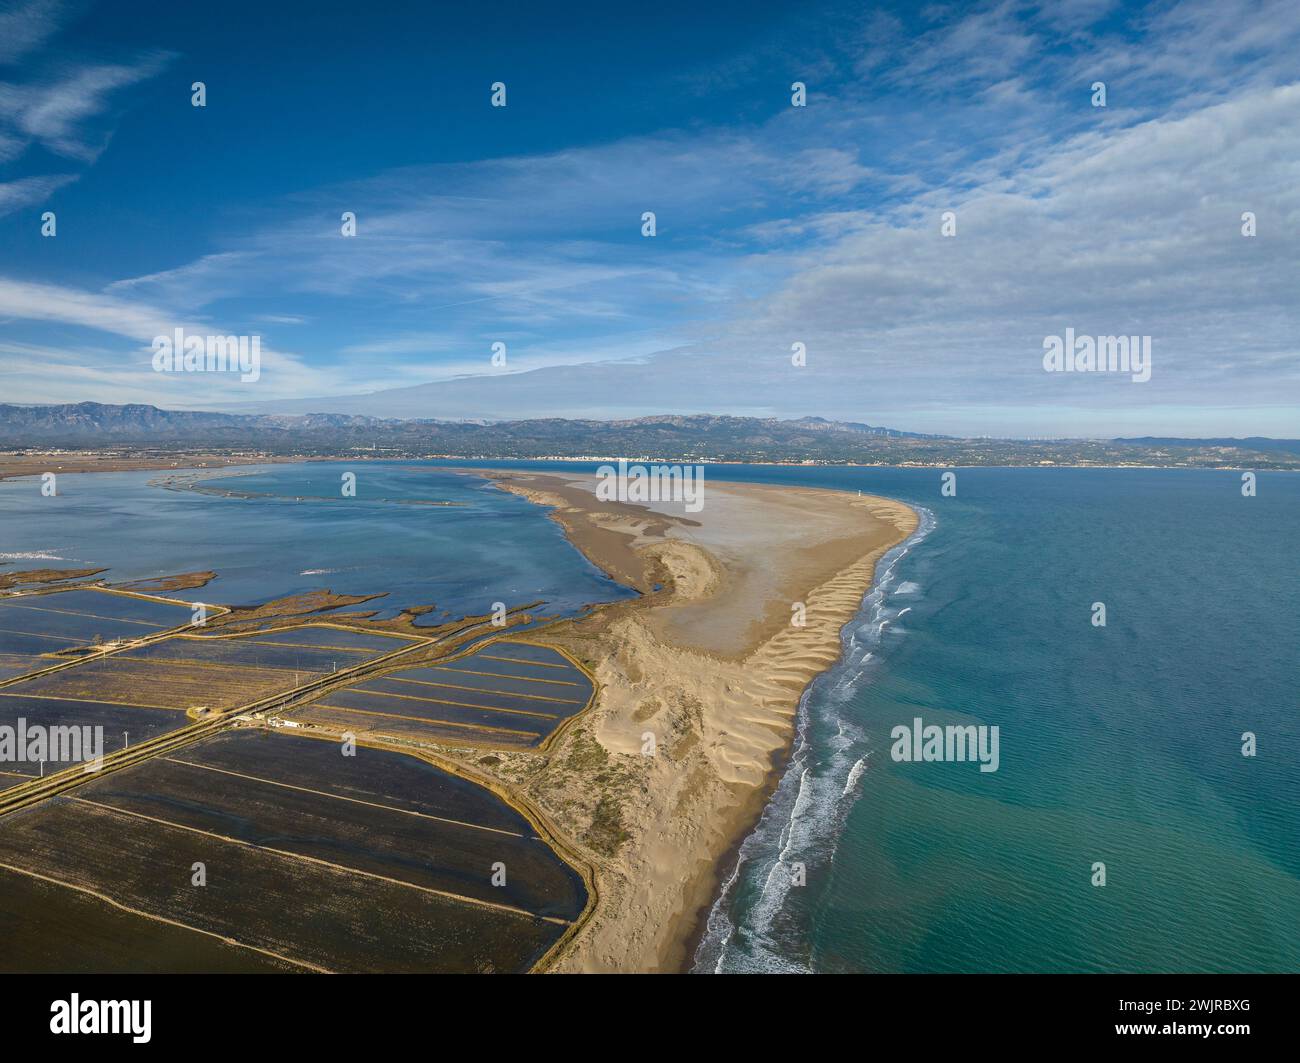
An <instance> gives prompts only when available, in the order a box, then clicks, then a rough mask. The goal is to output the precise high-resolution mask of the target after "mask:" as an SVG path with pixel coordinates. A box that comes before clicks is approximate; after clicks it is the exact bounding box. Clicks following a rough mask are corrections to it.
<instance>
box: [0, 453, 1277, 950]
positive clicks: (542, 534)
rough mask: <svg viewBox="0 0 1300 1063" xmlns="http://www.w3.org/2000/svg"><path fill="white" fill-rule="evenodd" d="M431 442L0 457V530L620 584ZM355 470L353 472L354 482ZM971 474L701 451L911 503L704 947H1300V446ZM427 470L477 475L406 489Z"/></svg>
mask: <svg viewBox="0 0 1300 1063" xmlns="http://www.w3.org/2000/svg"><path fill="white" fill-rule="evenodd" d="M446 464H448V463H415V462H401V463H361V464H357V465H355V466H349V465H347V464H346V463H344V464H339V465H334V464H329V465H309V466H301V465H300V466H276V467H270V468H266V469H259V470H255V471H253V472H252V474H251V475H248V476H231V477H223V478H222V479H223V482H222V486H224V487H228V488H231V489H237V490H243V491H251V492H262V493H267V494H271V495H275V496H277V497H272V498H256V499H247V500H244V499H231V498H219V497H213V496H208V495H201V494H195V493H192V492H180V491H163V490H160V489H159V488H157V487H150V486H148V482H149V480H151V479H154V478H155V477H156V476H157V475H158V474H155V473H151V474H141V473H122V474H106V475H96V476H67V477H62V478H61V479H60V490H61V492H62V497H60V498H59V499H43V498H40V497H39V491H38V488H37V485H36V484H35V483H34V482H33V481H30V480H19V481H7V482H3V483H0V561H6V560H7V561H10V562H12V563H13V564H14V565H15V566H16V567H24V568H26V567H37V566H38V565H42V564H51V565H55V564H68V565H71V564H104V565H111V566H112V571H111V572H110V573H109V574H108V575H109V577H110V578H114V579H119V580H120V579H126V578H142V577H146V576H155V575H160V574H163V573H168V572H178V571H187V570H190V569H193V568H196V567H204V568H207V567H211V568H215V569H217V570H218V571H219V572H220V573H221V576H220V578H219V580H218V581H216V582H214V583H213V584H212V585H211V588H210V589H208V590H207V591H206V593H207V594H208V595H210V597H211V598H212V600H213V601H219V602H227V601H230V602H252V601H262V600H265V599H267V598H270V597H275V596H278V595H281V594H286V593H290V592H292V591H298V590H307V589H311V588H314V587H322V586H328V587H330V588H332V589H334V590H336V591H350V592H356V593H369V592H373V591H374V590H376V589H386V590H390V591H391V593H390V596H389V597H388V598H387V599H385V605H386V606H389V607H393V608H395V607H397V606H399V605H411V604H427V603H429V602H430V601H432V602H435V603H436V604H437V605H438V607H439V610H440V612H439V613H438V614H435V616H434V617H433V619H435V620H436V619H440V618H441V616H442V611H445V612H446V613H448V614H454V613H458V612H460V613H464V612H482V611H484V601H485V600H486V601H488V602H490V601H492V600H505V601H507V602H510V603H512V604H513V603H521V602H525V601H531V600H534V599H537V598H543V599H545V600H546V601H547V602H548V603H549V605H550V610H549V611H551V612H556V613H560V612H572V611H577V610H579V609H581V608H582V607H583V605H585V604H586V603H590V602H595V601H602V600H609V599H611V598H614V597H617V596H620V595H624V594H626V593H627V592H626V591H624V590H623V589H622V588H619V587H617V586H616V585H614V584H612V583H611V582H610V581H609V580H608V579H606V578H605V577H604V576H603V575H602V574H601V573H599V572H598V571H596V570H595V569H594V568H593V567H592V566H591V565H589V564H588V563H587V562H586V561H585V560H583V559H582V558H581V557H580V556H578V555H577V553H576V552H575V551H574V550H572V548H570V547H569V546H568V544H567V543H566V542H565V541H564V539H563V537H562V536H561V535H560V533H559V530H558V528H557V527H556V526H555V525H554V524H553V523H552V522H550V521H548V520H547V519H546V518H545V516H544V514H542V513H541V511H539V510H537V509H536V508H535V507H533V506H531V505H529V504H528V503H526V502H524V501H522V500H521V499H516V498H514V497H512V496H509V495H505V494H503V493H502V492H500V491H497V490H495V489H493V488H491V487H488V486H486V485H484V484H482V483H481V482H479V481H475V480H473V479H466V478H464V477H461V476H458V475H454V474H451V473H449V472H447V471H446V470H445V469H444V468H442V466H445V465H446ZM519 464H521V465H527V466H528V467H533V468H537V467H543V466H542V465H541V463H531V462H530V463H519ZM567 467H580V468H590V467H591V466H578V465H568V466H567ZM349 468H356V469H357V471H358V497H357V498H356V499H352V500H348V501H346V502H344V501H339V500H337V499H335V498H333V497H332V496H333V495H335V494H337V493H338V483H339V479H340V475H341V472H343V471H347V470H348V469H349ZM956 476H957V494H956V496H955V497H944V496H943V495H941V493H940V483H941V480H940V477H941V470H938V469H865V468H861V469H849V468H775V467H761V466H725V467H711V468H710V469H709V470H708V477H710V478H714V479H737V480H753V481H762V482H770V483H790V484H801V485H808V486H822V487H834V488H842V489H847V490H863V491H867V492H875V493H880V494H884V495H889V496H891V497H895V498H901V499H903V500H905V501H907V502H909V503H912V504H913V505H916V506H917V507H919V508H921V509H922V510H923V512H924V515H925V521H924V523H923V527H922V529H921V531H920V532H919V533H918V535H917V536H916V537H914V539H913V540H912V541H911V542H909V543H908V544H906V545H905V546H904V547H901V548H899V549H898V550H896V551H894V553H893V554H892V555H891V556H890V557H889V558H887V559H886V560H885V562H883V563H882V565H881V571H880V573H879V576H880V580H879V584H878V586H877V588H876V589H875V590H874V591H873V592H872V593H871V594H870V595H869V596H868V597H867V599H866V601H865V602H864V604H863V608H862V611H861V613H860V615H859V616H858V617H857V619H856V620H855V621H854V622H852V623H851V624H849V625H848V626H847V627H846V629H845V631H844V637H843V641H844V658H843V660H842V661H841V662H840V663H839V664H838V665H837V666H836V667H834V668H833V669H831V670H830V671H828V672H827V673H825V674H823V676H822V677H820V678H819V679H818V680H817V681H816V682H815V683H814V684H813V685H812V687H810V689H809V691H808V693H807V694H806V695H805V698H804V701H803V704H802V707H801V714H800V721H799V734H798V737H797V740H796V744H795V749H794V751H793V754H792V756H791V759H790V761H789V763H788V765H787V766H786V769H785V770H784V773H783V776H782V780H781V782H780V784H779V786H778V788H777V791H776V793H775V794H774V796H773V799H772V802H771V803H770V805H769V807H768V810H767V812H766V814H765V815H764V817H763V820H762V822H761V823H760V824H759V826H758V828H757V830H756V831H755V832H754V834H753V835H752V836H751V837H750V838H748V839H747V840H746V841H745V842H744V844H743V845H742V846H741V851H740V853H739V856H738V858H737V861H736V863H735V865H734V866H732V867H728V868H726V869H725V874H726V875H727V877H728V883H727V887H726V889H725V891H724V893H723V895H722V897H721V898H720V899H719V901H718V903H717V904H716V905H715V907H714V910H713V912H712V913H711V915H710V917H709V925H708V928H707V931H706V932H705V934H704V936H703V940H702V941H701V942H700V947H699V951H698V953H697V956H696V965H695V966H696V969H697V970H700V971H715V970H721V971H1116V970H1118V971H1127V970H1136V971H1201V970H1212V971H1221V970H1222V971H1226V970H1300V760H1298V758H1297V752H1298V751H1300V693H1297V690H1298V689H1300V684H1297V682H1296V680H1297V671H1298V669H1297V664H1298V663H1300V654H1298V653H1297V650H1298V649H1300V570H1298V569H1297V565H1296V562H1295V553H1296V551H1295V546H1296V530H1295V529H1296V528H1297V527H1298V526H1300V477H1297V476H1294V475H1289V474H1285V473H1276V474H1269V473H1263V474H1260V476H1259V480H1258V494H1257V496H1256V497H1253V498H1246V497H1243V496H1242V493H1241V480H1240V474H1239V473H1235V472H1226V471H1224V472H1219V471H1181V470H1178V471H1175V470H1147V469H1114V470H1085V469H962V470H957V471H956ZM312 496H320V497H319V498H314V497H312ZM299 497H302V498H303V501H296V499H297V498H299ZM435 499H441V500H448V501H458V502H461V503H463V505H460V506H456V507H433V506H427V505H418V504H410V503H411V501H412V500H435ZM403 500H405V501H403ZM38 558H40V560H38ZM54 558H58V559H59V560H54ZM1095 602H1103V603H1104V604H1105V606H1106V612H1107V623H1106V626H1105V627H1095V626H1094V625H1093V624H1092V622H1091V620H1092V615H1093V613H1092V606H1093V603H1095ZM918 716H919V717H922V718H923V720H924V722H925V723H927V724H930V723H935V724H941V725H942V724H947V723H971V724H976V725H988V726H993V725H996V726H997V727H998V728H999V734H1000V763H999V767H998V770H997V771H996V772H989V773H981V772H980V771H978V769H977V765H975V764H971V763H895V762H894V761H893V760H891V758H890V746H891V741H890V731H891V729H892V728H893V727H894V726H895V725H898V724H910V723H911V721H912V720H913V719H914V718H916V717H918ZM1244 732H1252V733H1253V734H1254V735H1255V736H1256V742H1257V755H1256V756H1254V757H1244V756H1243V755H1242V735H1243V733H1244ZM1098 862H1101V863H1104V864H1105V867H1106V885H1105V886H1094V885H1093V884H1092V879H1093V866H1094V864H1096V863H1098ZM796 865H803V866H804V868H805V869H806V884H803V885H795V884H793V882H794V872H795V870H796Z"/></svg>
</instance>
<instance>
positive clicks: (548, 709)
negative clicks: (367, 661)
mask: <svg viewBox="0 0 1300 1063" xmlns="http://www.w3.org/2000/svg"><path fill="white" fill-rule="evenodd" d="M592 693H593V688H592V684H591V680H590V679H589V678H588V677H587V675H586V673H585V672H583V671H582V670H581V669H580V668H578V667H577V666H576V665H575V664H574V663H573V662H572V661H570V660H569V659H568V658H567V657H565V656H564V655H563V654H562V653H560V652H559V651H558V650H555V649H552V648H550V647H547V646H538V645H533V644H531V643H525V642H493V643H490V644H488V645H486V646H484V647H483V648H482V649H480V650H478V651H476V652H474V653H472V654H469V655H468V656H465V657H461V658H459V659H457V660H454V661H449V662H447V663H444V664H439V665H427V666H423V667H418V668H406V669H401V670H398V671H394V672H390V673H387V674H385V675H383V676H380V677H375V678H367V679H365V680H364V681H362V682H359V683H356V684H354V685H352V686H348V687H346V688H344V689H341V690H335V691H332V692H330V693H329V694H327V695H326V696H324V697H323V698H322V699H321V700H320V701H317V702H314V703H312V704H311V705H308V706H306V707H304V708H302V709H299V710H296V711H295V712H294V714H293V716H294V718H295V719H300V720H302V721H304V722H308V723H315V724H318V725H322V726H325V727H329V728H332V729H336V730H337V729H348V730H352V731H354V732H357V733H361V732H369V733H378V734H387V735H392V736H395V737H411V738H417V739H418V738H425V739H429V740H433V741H439V742H445V743H449V744H453V745H458V744H459V745H481V746H493V747H506V748H509V747H516V748H535V747H537V746H539V745H541V744H542V743H543V742H545V741H546V739H547V738H549V737H550V736H551V734H553V733H554V731H555V730H556V728H557V727H559V726H560V725H561V724H563V723H564V722H565V721H566V720H568V719H570V718H572V717H573V716H575V715H577V714H578V713H580V712H582V711H583V710H584V709H585V708H586V707H587V705H588V703H589V702H590V701H591V697H592Z"/></svg>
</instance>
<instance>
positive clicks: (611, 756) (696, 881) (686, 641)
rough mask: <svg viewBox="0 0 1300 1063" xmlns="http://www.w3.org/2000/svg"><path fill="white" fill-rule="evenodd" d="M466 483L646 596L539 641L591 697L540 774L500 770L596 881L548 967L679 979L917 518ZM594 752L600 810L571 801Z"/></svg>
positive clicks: (776, 496)
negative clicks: (578, 751) (608, 841)
mask: <svg viewBox="0 0 1300 1063" xmlns="http://www.w3.org/2000/svg"><path fill="white" fill-rule="evenodd" d="M467 471H470V470H467ZM472 471H473V472H475V473H477V474H479V475H483V476H486V477H487V478H489V479H491V480H492V481H493V482H495V483H496V484H497V485H498V486H499V487H501V488H502V489H504V490H508V491H511V492H513V493H516V494H519V495H521V496H522V497H525V498H527V499H529V500H530V501H532V502H534V503H535V504H538V505H542V506H546V507H548V508H549V509H550V510H551V512H550V516H551V519H553V520H554V521H555V522H556V523H557V524H559V525H560V527H561V528H562V529H563V530H564V533H565V535H566V537H567V538H568V539H569V541H570V542H571V543H572V544H573V545H574V546H575V548H576V549H578V550H579V551H581V552H582V553H583V554H584V556H586V557H587V558H588V559H589V560H590V561H591V562H592V563H593V564H595V565H596V566H597V567H599V568H601V569H602V570H603V571H605V572H606V573H607V574H609V575H610V576H611V577H612V578H614V579H617V580H619V581H620V582H623V583H625V584H627V585H629V586H633V587H635V588H636V589H638V590H640V591H641V592H642V597H641V598H639V599H637V600H635V601H631V602H622V603H617V604H615V605H612V606H605V607H602V608H601V609H598V610H597V611H596V612H595V613H594V614H593V615H592V616H590V617H588V618H584V619H579V620H576V621H572V622H568V623H566V624H562V625H559V626H557V627H556V628H554V629H550V630H548V631H547V636H546V637H547V641H554V642H556V643H557V644H559V645H561V646H564V647H566V648H567V649H569V650H570V652H574V653H575V654H576V655H578V656H580V657H581V658H583V659H584V661H585V663H586V664H587V666H588V667H589V669H590V670H592V671H593V673H594V674H595V675H596V677H597V680H598V684H599V689H600V695H599V697H598V699H597V702H596V704H595V705H594V706H593V707H592V709H590V710H589V712H588V714H587V717H586V718H585V720H584V721H583V722H582V726H581V727H579V728H576V729H575V730H574V731H573V732H571V733H570V734H569V735H568V736H566V742H565V743H564V746H562V747H560V748H558V749H556V750H555V751H554V752H553V753H552V755H551V757H550V758H548V761H547V763H546V764H545V765H543V766H541V767H540V768H538V769H537V770H534V771H531V772H520V771H518V770H517V766H515V765H511V764H509V763H506V764H504V765H503V766H502V775H503V778H504V779H505V780H507V781H508V782H510V783H511V784H513V785H516V786H519V787H520V788H521V789H524V790H525V791H526V792H527V794H528V797H529V798H530V799H531V800H533V801H536V802H537V803H538V804H539V805H540V806H541V807H543V808H545V809H546V810H547V812H548V814H549V816H550V817H551V818H552V820H553V821H554V822H555V823H556V824H557V825H558V827H559V829H560V830H562V831H564V832H565V833H567V834H568V835H569V837H570V839H571V840H572V841H573V842H574V844H575V847H576V848H578V849H579V850H582V851H583V853H584V855H585V856H586V857H587V859H588V860H589V861H590V862H591V864H592V865H593V866H594V867H595V868H596V877H597V880H598V882H599V891H598V893H599V897H600V901H599V903H598V904H597V905H596V907H595V910H594V911H593V912H592V913H591V916H590V919H589V921H588V922H587V923H586V924H585V925H584V927H583V929H582V932H581V933H579V934H577V935H575V937H574V939H573V940H572V941H571V942H569V943H568V946H567V948H566V949H565V950H564V951H563V953H562V954H561V955H559V956H557V957H556V958H555V960H554V962H553V964H551V966H550V969H551V970H556V971H574V972H576V971H593V972H595V971H619V970H622V971H628V970H635V971H680V970H684V969H687V968H688V967H689V965H690V962H691V958H692V955H693V951H694V948H695V945H696V944H697V943H698V941H699V940H700V938H701V936H702V934H703V932H704V930H705V926H706V921H707V918H708V913H709V911H710V909H711V907H712V904H713V902H714V900H715V898H716V897H717V895H718V892H719V890H720V888H721V885H722V881H721V880H722V876H723V875H725V874H726V869H727V868H728V867H729V866H730V862H731V861H734V858H735V854H736V851H737V849H738V847H739V846H740V844H741V843H742V842H743V840H744V839H745V837H747V836H748V835H749V833H750V832H751V831H752V830H753V829H754V827H755V826H756V825H757V823H758V821H759V819H760V818H761V816H762V813H763V809H764V808H765V807H766V805H767V803H768V801H769V799H770V798H771V796H772V794H773V792H774V791H775V788H776V786H777V785H778V783H779V780H780V778H781V774H782V772H783V770H784V765H785V764H786V763H788V760H789V757H790V755H791V751H792V750H791V747H792V743H793V740H794V735H795V720H796V714H797V710H798V704H799V700H800V698H801V697H802V695H803V692H804V690H805V689H806V688H807V686H808V684H809V683H810V682H811V681H812V680H813V679H814V678H815V677H816V676H817V675H819V674H821V673H822V672H823V671H825V670H826V669H827V668H829V667H831V666H832V665H833V664H834V663H835V662H836V661H837V660H838V659H839V657H840V653H841V631H842V629H843V627H844V625H845V624H846V623H848V622H849V621H850V620H852V618H853V617H854V616H855V615H857V612H858V610H859V608H860V606H861V603H862V600H863V598H864V596H865V595H866V594H867V593H869V591H870V589H871V587H872V586H873V584H874V581H875V570H876V564H877V562H878V561H879V560H880V558H881V557H883V556H884V554H885V553H887V552H888V551H889V550H890V549H891V548H893V547H894V546H896V545H897V544H899V543H901V542H903V541H904V540H905V539H906V538H907V537H908V536H910V535H911V534H912V533H913V532H914V531H915V530H916V528H917V526H918V524H919V517H918V515H917V513H916V512H915V511H914V510H912V509H911V507H909V506H906V505H904V504H903V503H901V502H897V501H894V500H891V499H884V498H880V497H877V496H858V495H852V494H849V493H847V492H841V491H832V490H823V489H819V488H803V487H791V486H788V485H782V486H772V485H763V484H752V483H728V482H713V481H710V483H709V486H708V504H707V505H706V506H705V507H704V509H703V510H702V511H701V512H700V513H693V514H688V513H685V512H683V511H682V507H681V505H680V504H677V505H676V506H674V505H673V504H671V503H657V502H656V503H648V504H640V503H636V504H631V503H620V502H613V503H610V502H601V501H598V500H597V499H596V497H595V494H594V477H592V476H591V475H590V474H583V473H568V472H534V471H531V470H527V471H525V470H514V469H511V470H501V469H496V470H492V469H480V470H472ZM796 602H802V603H803V613H804V624H803V626H795V625H794V624H792V622H791V618H792V610H793V609H794V606H793V603H796ZM647 736H652V741H653V744H654V754H653V755H650V756H647V755H645V739H646V737H647ZM593 742H594V743H596V744H598V746H599V747H600V751H601V753H603V755H604V758H607V759H600V758H596V759H597V760H599V763H600V764H601V766H602V771H601V774H600V775H599V776H598V778H599V779H601V780H603V781H602V787H603V794H602V797H601V798H600V806H598V808H597V809H596V810H593V809H592V808H590V807H589V806H584V805H583V804H582V803H581V802H575V801H574V799H573V796H572V789H573V786H574V785H575V784H576V783H578V782H580V781H581V777H580V775H578V776H575V774H574V773H573V772H572V771H571V770H567V769H568V766H570V765H571V764H572V762H573V749H575V748H582V749H589V748H591V747H590V745H584V743H587V744H589V743H593ZM566 747H567V748H566ZM607 764H608V765H609V766H606V765H607ZM611 777H612V778H613V779H615V780H616V782H617V785H613V784H610V783H609V782H608V780H609V779H610V778H611ZM612 801H618V802H620V809H619V811H620V818H619V823H620V826H621V829H622V838H621V841H620V843H619V844H617V845H613V846H609V847H606V850H605V851H600V848H599V847H598V846H594V845H593V844H592V826H593V823H594V822H595V818H596V816H597V814H598V811H599V807H603V806H605V805H606V804H607V803H609V802H612Z"/></svg>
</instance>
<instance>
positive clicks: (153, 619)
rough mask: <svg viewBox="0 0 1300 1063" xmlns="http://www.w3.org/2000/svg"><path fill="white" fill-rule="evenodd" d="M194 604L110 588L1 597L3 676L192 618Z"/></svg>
mask: <svg viewBox="0 0 1300 1063" xmlns="http://www.w3.org/2000/svg"><path fill="white" fill-rule="evenodd" d="M190 618H191V610H190V606H189V605H188V604H186V603H184V602H175V603H172V602H164V601H161V600H159V599H153V598H137V597H135V596H133V595H130V594H118V593H114V592H113V591H107V590H67V591H55V592H52V593H49V594H24V595H18V596H16V597H11V598H0V681H3V680H5V679H9V678H12V677H14V676H18V675H23V674H25V673H27V672H33V671H37V670H39V669H42V668H48V667H49V666H50V665H52V664H58V663H60V661H61V660H63V659H65V658H61V657H54V656H50V655H52V654H56V653H58V652H59V651H64V652H65V653H66V652H67V651H69V650H76V649H78V648H83V649H85V648H90V647H93V646H95V645H96V644H103V643H109V642H112V641H114V640H117V639H125V640H130V639H138V638H142V637H144V636H148V635H156V634H157V633H158V632H160V631H166V630H168V629H169V628H174V627H179V626H181V625H183V624H188V623H189V622H190Z"/></svg>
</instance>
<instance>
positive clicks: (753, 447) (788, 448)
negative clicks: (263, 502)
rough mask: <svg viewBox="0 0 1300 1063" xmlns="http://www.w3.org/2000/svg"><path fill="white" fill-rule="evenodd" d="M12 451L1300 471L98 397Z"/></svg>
mask: <svg viewBox="0 0 1300 1063" xmlns="http://www.w3.org/2000/svg"><path fill="white" fill-rule="evenodd" d="M0 446H3V447H6V448H8V449H17V450H40V449H43V448H44V449H49V448H76V449H91V450H106V449H112V450H115V451H121V450H124V449H126V450H142V451H156V450H166V451H168V452H184V451H195V450H200V449H202V450H216V451H239V452H243V453H247V452H258V453H265V454H268V455H291V454H292V455H302V456H326V455H333V454H343V453H351V452H355V451H359V450H369V451H373V452H375V453H376V454H377V455H382V456H391V457H425V456H445V457H466V458H530V457H574V458H577V457H609V456H626V457H630V458H634V457H646V458H657V459H662V460H677V461H777V462H800V461H804V462H854V463H860V464H883V465H908V464H915V465H1053V464H1061V465H1167V466H1183V465H1187V466H1199V467H1249V468H1300V441H1297V440H1275V439H1263V438H1255V439H1245V440H1238V439H1207V440H1197V439H1171V438H1157V437H1145V438H1136V439H1111V440H1071V439H1059V440H1014V439H960V438H956V437H949V436H937V435H925V434H922V433H916V432H905V431H901V430H899V429H895V428H885V427H881V426H878V425H872V424H867V423H864V422H858V421H832V420H827V419H825V418H822V417H803V418H799V419H797V420H781V419H777V418H761V417H730V416H728V417H719V416H713V415H709V414H692V415H683V416H677V415H661V416H653V417H637V418H632V419H628V420H611V421H598V420H585V419H569V418H542V419H535V420H521V421H497V422H486V421H447V420H435V419H420V418H412V419H396V418H380V417H372V416H363V415H357V414H346V413H304V414H240V413H211V412H202V411H192V410H164V409H159V408H158V407H156V406H148V405H142V404H130V405H120V406H117V405H106V404H103V403H97V402H80V403H68V404H62V405H48V406H17V405H5V404H0Z"/></svg>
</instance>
